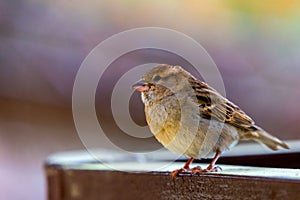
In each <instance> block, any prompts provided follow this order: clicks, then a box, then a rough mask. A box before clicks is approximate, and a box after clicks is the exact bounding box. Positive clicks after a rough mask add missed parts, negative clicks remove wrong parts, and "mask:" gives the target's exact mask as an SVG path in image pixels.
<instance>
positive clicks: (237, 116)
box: [189, 79, 256, 131]
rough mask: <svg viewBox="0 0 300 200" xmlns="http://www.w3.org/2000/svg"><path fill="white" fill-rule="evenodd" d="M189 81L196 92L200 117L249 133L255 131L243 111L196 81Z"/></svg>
mask: <svg viewBox="0 0 300 200" xmlns="http://www.w3.org/2000/svg"><path fill="white" fill-rule="evenodd" d="M189 81H190V83H191V85H192V87H193V89H194V90H195V92H196V97H197V101H198V103H199V109H200V114H201V116H202V117H204V118H206V119H215V120H218V121H220V122H223V123H228V124H230V125H232V126H235V127H237V128H241V129H245V130H249V131H250V130H252V131H253V130H255V129H256V128H255V126H254V121H253V120H252V119H251V118H250V117H249V116H248V115H247V114H246V113H245V112H244V111H242V110H241V109H240V108H239V107H238V106H236V105H235V104H234V103H232V102H230V101H229V100H228V99H226V98H224V97H223V96H222V95H221V94H219V93H218V92H217V91H216V90H215V89H213V88H212V87H210V86H209V85H208V84H206V83H204V82H201V81H199V80H196V79H191V80H189Z"/></svg>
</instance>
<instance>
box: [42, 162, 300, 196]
mask: <svg viewBox="0 0 300 200" xmlns="http://www.w3.org/2000/svg"><path fill="white" fill-rule="evenodd" d="M47 173H48V181H49V186H50V188H49V189H50V190H49V199H51V200H61V199H65V200H69V199H70V200H71V199H72V200H73V199H74V200H75V199H85V200H92V199H300V192H299V191H300V182H299V181H295V180H279V179H270V178H259V177H245V176H234V175H221V174H218V175H214V174H203V175H200V176H190V175H182V176H180V177H178V178H176V179H174V180H173V179H171V178H170V177H169V175H168V173H165V172H161V173H133V172H131V173H127V172H116V171H95V170H72V169H68V170H63V169H60V168H59V167H57V166H49V167H48V168H47Z"/></svg>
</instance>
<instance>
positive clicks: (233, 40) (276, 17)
mask: <svg viewBox="0 0 300 200" xmlns="http://www.w3.org/2000/svg"><path fill="white" fill-rule="evenodd" d="M299 20H300V2H299V1H296V0H285V1H284V0H275V1H273V0H266V1H259V0H253V1H239V0H227V1H221V0H219V1H218V0H211V1H198V0H190V1H182V0H172V1H171V0H168V1H158V0H154V1H138V0H125V1H115V0H110V1H106V0H102V1H96V0H87V1H84V2H82V1H79V0H73V1H67V0H59V1H58V0H52V1H47V0H44V1H38V0H22V1H21V0H15V1H9V0H4V1H1V2H0V124H1V125H0V163H1V164H0V180H1V181H0V199H11V200H17V199H45V198H46V182H45V178H44V172H43V163H44V161H45V159H46V158H47V156H48V155H49V154H51V153H54V152H60V151H67V150H75V149H84V146H83V145H82V143H81V141H80V140H79V137H78V135H77V133H76V130H75V126H74V123H73V119H72V110H71V105H72V87H73V83H74V79H75V76H76V73H77V70H78V69H79V67H80V64H81V63H82V61H83V60H84V58H85V57H86V56H87V55H88V53H89V52H90V51H91V50H92V49H93V48H94V47H95V46H96V45H97V44H98V43H99V42H101V41H103V40H105V39H106V38H108V37H109V36H111V35H113V34H116V33H118V32H121V31H124V30H127V29H131V28H136V27H145V26H158V27H164V28H170V29H174V30H177V31H180V32H183V33H185V34H187V35H189V36H190V37H192V38H194V39H195V40H196V41H198V42H199V43H200V44H202V45H203V46H204V48H205V49H206V50H207V51H208V53H209V54H210V55H211V57H212V58H213V60H214V61H215V63H216V64H217V66H218V68H219V70H220V72H221V74H222V76H223V79H224V84H225V87H226V93H227V97H228V98H229V99H231V100H233V102H235V103H236V104H238V105H239V106H240V107H241V108H242V109H243V110H245V111H246V112H247V113H248V114H249V115H250V116H251V117H252V118H253V119H255V120H256V122H257V123H258V124H259V125H261V126H262V127H264V128H265V129H266V130H268V131H269V132H271V133H273V134H274V135H276V136H278V137H280V138H282V139H285V140H290V139H299V134H298V129H299V124H300V104H299V99H300V90H299V86H300V78H299V77H300V66H299V65H300V56H299V54H300V37H299V35H300V23H299ZM160 53H161V54H160ZM148 54H151V55H152V56H153V55H155V57H156V58H157V59H156V60H158V61H160V60H161V61H164V62H165V63H167V62H169V63H171V64H176V63H177V61H178V64H184V62H183V61H182V60H180V59H178V58H174V55H170V54H168V53H166V52H151V51H142V52H136V53H135V54H132V55H129V56H128V58H126V56H125V57H124V58H122V59H121V60H119V62H116V63H114V64H113V65H114V67H112V68H111V69H110V70H108V71H107V73H106V75H105V78H104V79H103V80H102V82H103V81H104V82H105V84H103V85H102V86H101V87H102V89H101V91H102V93H101V95H100V94H98V93H97V96H96V101H97V105H96V107H97V111H98V113H99V117H100V118H102V119H104V120H105V119H107V123H108V125H107V126H110V124H109V123H112V122H111V121H112V120H109V118H111V113H110V112H109V111H107V109H105V105H106V108H107V103H108V105H110V104H109V101H108V100H109V98H107V97H109V96H110V91H111V86H112V85H113V84H114V83H115V82H116V81H117V78H118V77H119V76H117V75H115V74H116V73H117V71H118V70H119V69H121V66H122V65H125V64H126V66H130V65H131V64H133V63H135V60H136V59H138V60H139V63H143V62H145V63H146V62H150V61H151V60H149V57H148ZM118 67H119V68H118ZM134 81H135V80H134ZM99 87H100V86H99ZM98 89H99V88H98ZM133 101H135V103H136V104H133V105H135V106H131V109H133V110H135V113H137V114H136V115H135V116H134V117H133V118H135V120H136V122H137V123H139V124H145V120H144V118H143V115H144V114H143V110H142V109H143V107H142V104H141V102H140V100H139V95H138V94H136V93H135V94H134V98H133ZM105 102H106V103H105ZM111 130H113V129H111ZM110 133H111V134H112V135H113V134H114V132H113V131H110ZM152 142H155V140H152ZM156 145H157V144H156Z"/></svg>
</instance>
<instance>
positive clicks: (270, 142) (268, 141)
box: [252, 127, 290, 150]
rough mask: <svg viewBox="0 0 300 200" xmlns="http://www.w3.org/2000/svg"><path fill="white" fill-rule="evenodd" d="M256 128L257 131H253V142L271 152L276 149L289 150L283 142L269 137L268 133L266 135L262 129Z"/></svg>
mask: <svg viewBox="0 0 300 200" xmlns="http://www.w3.org/2000/svg"><path fill="white" fill-rule="evenodd" d="M257 128H258V130H257V131H255V133H256V136H255V137H253V138H252V139H254V140H255V141H257V142H260V143H263V144H265V145H266V146H267V147H269V148H270V149H272V150H278V147H282V148H285V149H289V148H290V147H289V146H288V145H287V144H286V143H285V142H283V141H281V140H280V139H278V138H276V137H274V136H272V135H270V134H269V133H267V132H266V131H264V130H263V129H261V128H259V127H257Z"/></svg>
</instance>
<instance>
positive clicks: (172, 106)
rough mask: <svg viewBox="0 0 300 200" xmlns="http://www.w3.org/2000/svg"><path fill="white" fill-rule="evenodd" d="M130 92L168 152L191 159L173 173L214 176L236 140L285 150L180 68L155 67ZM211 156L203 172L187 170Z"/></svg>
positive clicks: (239, 111) (281, 143) (206, 85)
mask: <svg viewBox="0 0 300 200" xmlns="http://www.w3.org/2000/svg"><path fill="white" fill-rule="evenodd" d="M133 87H134V89H136V90H138V91H140V92H141V93H142V100H143V103H144V104H145V115H146V120H147V123H148V125H149V128H150V130H151V132H152V133H153V134H154V136H155V137H156V139H157V140H158V141H159V142H161V143H162V144H163V146H165V147H166V148H167V149H169V150H171V151H173V152H175V153H178V154H183V155H186V156H189V157H191V158H190V159H189V160H188V162H187V163H186V164H185V166H184V167H183V168H181V169H179V170H175V171H173V172H172V173H171V175H172V176H176V175H177V174H178V173H179V172H182V171H190V172H192V173H200V172H211V171H217V170H218V168H217V167H214V164H215V162H216V161H217V159H218V158H219V156H220V155H221V153H222V152H223V151H226V150H229V149H230V148H231V147H232V146H234V145H236V143H237V142H238V141H239V140H249V139H252V140H255V141H257V142H261V143H263V144H265V145H266V146H268V147H269V148H270V149H272V150H277V149H278V147H282V148H286V149H288V148H289V147H288V145H287V144H286V143H284V142H283V141H281V140H279V139H278V138H276V137H274V136H272V135H270V134H269V133H267V132H266V131H264V130H263V129H262V128H260V127H258V126H257V125H255V123H254V121H253V120H252V119H251V118H250V117H249V116H248V115H247V114H246V113H245V112H243V111H242V110H241V109H240V108H239V107H238V106H236V105H235V104H233V103H232V102H230V101H229V100H228V99H226V98H225V97H223V96H222V95H221V94H220V93H218V92H217V91H216V90H215V89H213V88H212V87H211V86H209V85H208V84H206V83H204V82H202V81H199V80H197V79H196V78H195V77H193V76H192V75H191V74H190V73H188V72H187V71H185V70H183V69H182V68H181V67H180V66H171V65H158V66H156V67H154V68H153V69H151V70H150V71H148V72H147V73H146V74H145V75H144V76H143V77H142V80H141V81H139V82H138V83H136V84H135V85H134V86H133ZM212 155H214V159H213V161H212V162H211V163H210V165H209V166H208V167H207V168H206V169H201V168H200V167H196V168H193V169H190V167H189V164H190V163H191V162H192V161H193V160H194V159H195V158H206V157H211V156H212Z"/></svg>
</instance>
